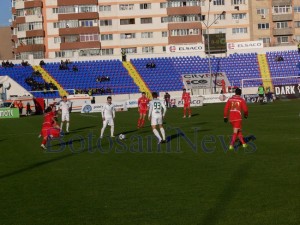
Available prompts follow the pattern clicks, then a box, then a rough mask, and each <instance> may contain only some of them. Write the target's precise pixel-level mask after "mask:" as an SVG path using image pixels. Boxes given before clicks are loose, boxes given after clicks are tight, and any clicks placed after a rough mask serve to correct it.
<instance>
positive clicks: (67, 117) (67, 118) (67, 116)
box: [61, 113, 70, 121]
mask: <svg viewBox="0 0 300 225" xmlns="http://www.w3.org/2000/svg"><path fill="white" fill-rule="evenodd" d="M61 121H70V113H63V114H61Z"/></svg>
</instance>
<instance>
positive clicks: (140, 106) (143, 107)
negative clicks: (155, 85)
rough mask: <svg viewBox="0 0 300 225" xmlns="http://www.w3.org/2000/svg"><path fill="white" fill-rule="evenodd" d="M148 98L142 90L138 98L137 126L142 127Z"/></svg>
mask: <svg viewBox="0 0 300 225" xmlns="http://www.w3.org/2000/svg"><path fill="white" fill-rule="evenodd" d="M149 101H150V99H149V98H147V97H146V93H145V92H142V97H140V98H139V100H138V110H139V113H140V117H139V120H138V125H137V127H138V128H140V127H143V126H144V124H145V116H146V114H147V111H148V104H149Z"/></svg>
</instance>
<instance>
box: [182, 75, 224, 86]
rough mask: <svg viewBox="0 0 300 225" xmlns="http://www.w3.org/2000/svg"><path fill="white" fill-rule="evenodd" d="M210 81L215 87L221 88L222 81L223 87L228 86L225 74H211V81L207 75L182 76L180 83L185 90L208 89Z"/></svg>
mask: <svg viewBox="0 0 300 225" xmlns="http://www.w3.org/2000/svg"><path fill="white" fill-rule="evenodd" d="M211 80H212V82H213V84H214V86H216V87H222V80H224V82H225V86H230V83H229V80H228V79H227V76H226V74H225V73H212V79H210V74H209V73H195V74H183V75H182V82H183V84H184V87H185V88H186V89H206V88H210V87H211V85H210V82H211Z"/></svg>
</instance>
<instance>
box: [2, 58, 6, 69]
mask: <svg viewBox="0 0 300 225" xmlns="http://www.w3.org/2000/svg"><path fill="white" fill-rule="evenodd" d="M2 67H4V68H6V64H5V62H4V60H3V61H2Z"/></svg>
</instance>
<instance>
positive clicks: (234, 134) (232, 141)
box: [230, 133, 237, 145]
mask: <svg viewBox="0 0 300 225" xmlns="http://www.w3.org/2000/svg"><path fill="white" fill-rule="evenodd" d="M236 137H237V133H233V135H232V139H231V142H230V145H234V142H235V139H236Z"/></svg>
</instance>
